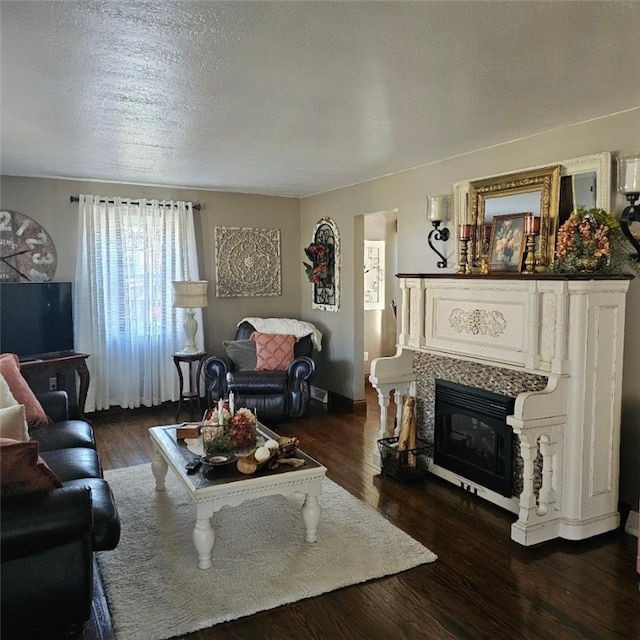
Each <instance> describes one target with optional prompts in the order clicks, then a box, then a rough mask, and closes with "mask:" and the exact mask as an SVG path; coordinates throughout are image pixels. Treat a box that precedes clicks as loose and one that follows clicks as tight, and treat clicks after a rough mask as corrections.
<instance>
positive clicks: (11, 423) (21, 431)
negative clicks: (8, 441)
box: [0, 404, 29, 442]
mask: <svg viewBox="0 0 640 640" xmlns="http://www.w3.org/2000/svg"><path fill="white" fill-rule="evenodd" d="M0 438H12V439H13V440H20V441H21V442H26V441H27V440H28V439H29V429H28V427H27V420H26V415H25V412H24V405H22V404H16V405H14V406H13V407H5V408H4V409H0Z"/></svg>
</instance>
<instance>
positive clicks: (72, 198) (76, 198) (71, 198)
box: [69, 196, 200, 211]
mask: <svg viewBox="0 0 640 640" xmlns="http://www.w3.org/2000/svg"><path fill="white" fill-rule="evenodd" d="M69 202H80V197H79V196H69ZM100 202H109V203H110V204H113V203H114V200H108V199H106V198H100ZM131 204H140V201H139V200H132V201H131ZM150 205H151V203H150V202H149V203H147V206H150ZM160 206H161V207H169V206H171V205H169V204H160ZM193 208H194V209H195V210H196V211H200V203H199V202H195V203H194V204H193Z"/></svg>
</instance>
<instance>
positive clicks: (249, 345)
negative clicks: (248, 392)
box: [222, 340, 258, 371]
mask: <svg viewBox="0 0 640 640" xmlns="http://www.w3.org/2000/svg"><path fill="white" fill-rule="evenodd" d="M222 346H223V347H224V350H225V352H226V353H227V357H228V358H229V359H230V360H231V362H233V366H234V367H235V368H236V369H237V370H238V371H246V370H247V369H250V370H251V371H253V370H254V369H255V368H256V366H257V364H258V356H257V354H256V343H255V342H254V341H253V340H225V341H224V342H223V343H222Z"/></svg>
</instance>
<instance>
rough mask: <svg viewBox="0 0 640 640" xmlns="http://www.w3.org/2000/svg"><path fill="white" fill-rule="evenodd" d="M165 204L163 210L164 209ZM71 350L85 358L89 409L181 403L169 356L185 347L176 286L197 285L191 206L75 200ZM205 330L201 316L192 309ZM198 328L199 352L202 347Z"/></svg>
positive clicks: (169, 203)
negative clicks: (76, 221) (175, 283)
mask: <svg viewBox="0 0 640 640" xmlns="http://www.w3.org/2000/svg"><path fill="white" fill-rule="evenodd" d="M163 205H164V206H163ZM79 214H80V215H79V217H80V229H79V242H78V244H79V246H78V261H77V264H76V280H75V287H74V325H75V340H76V350H77V351H78V352H81V353H88V354H89V355H90V356H91V357H90V358H89V359H88V361H87V364H88V366H89V370H90V372H91V385H90V386H89V394H88V397H87V403H86V410H87V411H94V410H101V409H107V408H109V407H110V406H112V405H119V406H121V407H125V408H133V407H139V406H140V405H145V406H153V405H157V404H160V403H161V402H164V401H166V400H177V399H178V393H179V391H178V383H177V373H176V369H175V365H174V364H173V360H172V358H171V355H172V353H173V352H174V351H176V350H177V349H179V348H181V347H182V346H183V345H184V330H183V328H182V324H183V314H184V310H183V309H174V308H173V306H172V304H173V288H172V285H171V282H172V281H173V280H198V279H199V273H198V259H197V253H196V241H195V230H194V224H193V208H192V204H191V203H190V202H158V201H157V200H139V201H138V200H136V201H135V204H133V203H132V202H131V201H130V200H126V199H123V198H114V199H110V200H109V201H105V200H104V199H101V198H98V197H96V196H83V195H81V196H80V205H79ZM196 320H197V322H198V326H199V327H202V312H201V311H200V310H199V309H198V310H197V311H196ZM202 340H203V338H202V330H200V331H198V336H197V338H196V342H197V343H198V344H197V346H198V347H199V348H200V349H202V348H203V342H202Z"/></svg>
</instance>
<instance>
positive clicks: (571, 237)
mask: <svg viewBox="0 0 640 640" xmlns="http://www.w3.org/2000/svg"><path fill="white" fill-rule="evenodd" d="M629 247H630V245H629V244H628V242H627V239H626V238H625V237H624V234H623V233H622V230H621V229H620V223H619V222H618V218H617V217H616V215H615V214H614V213H610V212H607V211H605V210H604V209H595V208H594V209H583V208H579V209H576V210H575V211H574V212H573V213H572V214H571V215H570V216H569V219H568V220H567V221H566V222H564V223H563V224H562V225H561V227H560V229H558V233H557V235H556V249H555V261H554V263H553V266H552V270H553V271H554V272H558V273H609V274H621V273H640V263H638V261H637V260H635V259H634V258H633V257H632V256H631V254H630V251H629Z"/></svg>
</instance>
